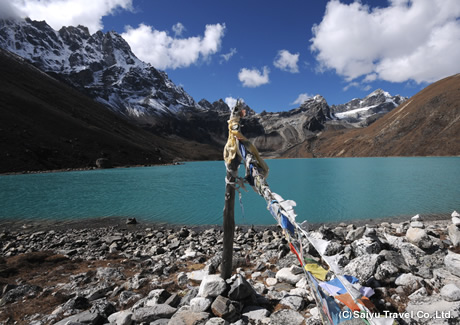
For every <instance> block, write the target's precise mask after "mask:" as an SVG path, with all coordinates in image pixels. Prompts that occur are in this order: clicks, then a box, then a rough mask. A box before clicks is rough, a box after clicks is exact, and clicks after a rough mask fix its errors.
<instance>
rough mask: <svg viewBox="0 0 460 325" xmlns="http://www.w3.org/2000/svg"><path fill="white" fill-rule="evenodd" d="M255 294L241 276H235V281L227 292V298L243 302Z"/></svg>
mask: <svg viewBox="0 0 460 325" xmlns="http://www.w3.org/2000/svg"><path fill="white" fill-rule="evenodd" d="M253 294H255V292H254V289H253V288H252V287H251V285H250V284H249V283H248V282H247V281H246V279H245V278H243V276H242V275H241V274H238V275H237V276H236V279H235V281H233V283H232V285H231V287H230V291H229V292H228V297H229V298H230V299H232V300H238V301H239V300H243V299H245V298H247V297H249V296H251V295H253Z"/></svg>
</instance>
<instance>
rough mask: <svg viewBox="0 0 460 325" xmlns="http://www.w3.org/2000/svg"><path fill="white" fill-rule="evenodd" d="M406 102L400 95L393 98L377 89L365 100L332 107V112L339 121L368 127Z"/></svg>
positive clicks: (355, 100)
mask: <svg viewBox="0 0 460 325" xmlns="http://www.w3.org/2000/svg"><path fill="white" fill-rule="evenodd" d="M406 100H407V98H406V97H403V96H400V95H396V96H391V95H390V94H389V93H388V92H386V91H383V90H382V89H377V90H375V91H374V92H372V93H370V94H369V95H367V96H366V97H365V98H364V99H360V98H355V99H352V100H351V101H349V102H348V103H346V104H341V105H337V106H335V105H332V106H331V111H332V113H333V115H334V117H335V118H336V119H338V120H343V121H346V122H349V123H360V124H361V126H366V125H368V124H370V122H373V121H375V119H376V118H378V117H380V116H382V115H383V114H386V113H388V112H390V111H391V110H393V109H394V108H395V107H397V106H399V105H400V104H401V103H403V102H404V101H406Z"/></svg>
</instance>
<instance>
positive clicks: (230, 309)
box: [211, 296, 240, 322]
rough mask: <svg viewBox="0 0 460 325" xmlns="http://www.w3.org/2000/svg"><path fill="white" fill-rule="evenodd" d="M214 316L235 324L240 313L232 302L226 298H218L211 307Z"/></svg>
mask: <svg viewBox="0 0 460 325" xmlns="http://www.w3.org/2000/svg"><path fill="white" fill-rule="evenodd" d="M211 310H212V313H213V314H214V315H216V316H217V317H221V318H223V319H225V320H227V321H229V322H234V321H236V320H237V319H238V318H239V316H240V315H239V312H238V310H237V309H236V308H235V306H234V305H233V304H232V302H231V300H230V299H228V298H225V297H224V296H218V297H217V298H216V300H214V302H213V303H212V305H211Z"/></svg>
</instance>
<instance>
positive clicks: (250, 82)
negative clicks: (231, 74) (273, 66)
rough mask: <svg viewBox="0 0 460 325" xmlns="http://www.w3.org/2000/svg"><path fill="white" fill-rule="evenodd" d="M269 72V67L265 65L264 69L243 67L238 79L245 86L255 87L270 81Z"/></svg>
mask: <svg viewBox="0 0 460 325" xmlns="http://www.w3.org/2000/svg"><path fill="white" fill-rule="evenodd" d="M269 73H270V70H269V69H268V67H263V71H259V70H257V69H252V70H251V69H246V68H243V69H241V70H240V72H239V73H238V79H239V80H240V81H241V82H242V83H243V86H244V87H251V88H255V87H259V86H261V85H264V84H267V83H269V82H270V80H269V79H268V74H269Z"/></svg>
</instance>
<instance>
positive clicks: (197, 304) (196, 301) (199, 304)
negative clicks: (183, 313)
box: [190, 297, 212, 313]
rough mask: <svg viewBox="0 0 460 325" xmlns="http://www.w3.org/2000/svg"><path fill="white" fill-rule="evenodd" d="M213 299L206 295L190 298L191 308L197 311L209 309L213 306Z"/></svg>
mask: <svg viewBox="0 0 460 325" xmlns="http://www.w3.org/2000/svg"><path fill="white" fill-rule="evenodd" d="M211 304H212V299H210V298H204V297H195V298H193V299H192V300H190V310H191V311H193V312H195V313H200V312H203V311H206V310H208V308H209V307H211Z"/></svg>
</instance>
